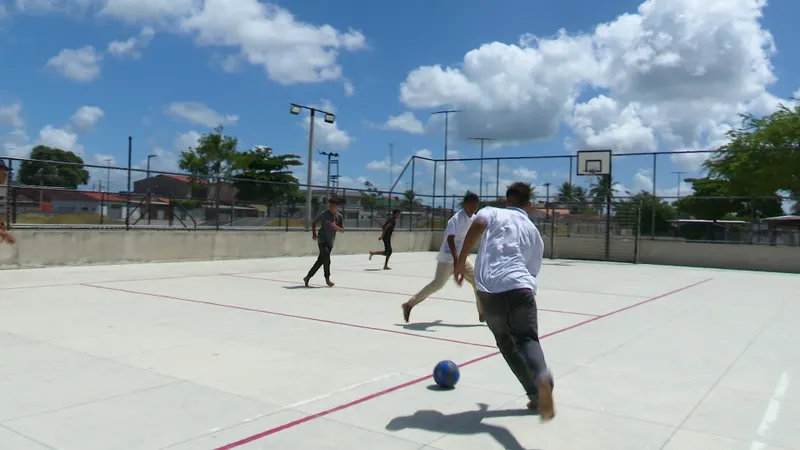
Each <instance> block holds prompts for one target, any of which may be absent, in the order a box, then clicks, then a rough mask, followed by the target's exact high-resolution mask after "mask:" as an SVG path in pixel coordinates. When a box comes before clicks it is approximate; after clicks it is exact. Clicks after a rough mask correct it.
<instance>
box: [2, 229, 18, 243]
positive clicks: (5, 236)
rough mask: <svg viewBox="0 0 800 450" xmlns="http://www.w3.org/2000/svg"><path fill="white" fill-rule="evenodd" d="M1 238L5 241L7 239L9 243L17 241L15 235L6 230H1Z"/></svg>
mask: <svg viewBox="0 0 800 450" xmlns="http://www.w3.org/2000/svg"><path fill="white" fill-rule="evenodd" d="M0 239H1V240H3V241H7V242H8V243H9V244H13V243H15V242H17V240H16V239H14V236H12V235H11V233H9V232H8V231H5V230H0Z"/></svg>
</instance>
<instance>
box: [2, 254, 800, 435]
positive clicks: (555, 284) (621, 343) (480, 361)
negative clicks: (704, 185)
mask: <svg viewBox="0 0 800 450" xmlns="http://www.w3.org/2000/svg"><path fill="white" fill-rule="evenodd" d="M377 259H378V258H376V260H374V261H372V262H369V261H367V257H366V256H340V255H335V254H334V257H333V278H332V279H333V280H334V281H335V282H336V283H337V286H336V287H334V288H322V287H318V286H320V285H321V283H322V282H323V278H322V276H321V274H320V275H318V276H317V278H316V279H315V280H313V281H312V283H316V286H313V287H312V288H305V287H302V286H301V284H302V282H301V278H302V277H303V275H305V273H306V271H307V269H308V268H309V267H310V265H311V264H312V262H313V258H311V257H309V258H281V259H264V260H246V261H224V262H197V263H161V264H140V265H118V266H95V267H61V268H49V269H37V270H10V271H3V272H0V281H2V283H0V286H2V287H1V288H0V360H2V362H3V363H2V364H1V365H0V399H2V401H0V443H1V444H0V448H3V449H9V450H41V449H65V450H117V449H119V450H140V449H141V450H156V449H170V450H188V449H270V450H273V449H277V450H283V449H286V450H295V449H297V450H305V449H308V450H312V449H314V450H316V449H341V450H352V449H380V450H395V449H397V450H402V449H409V450H411V449H440V450H469V449H481V450H484V449H512V450H520V449H538V450H545V449H546V450H559V449H564V450H590V449H602V450H611V449H613V450H622V449H662V448H664V449H668V450H691V449H698V450H717V449H726V450H727V449H732V450H738V449H743V450H757V449H758V450H779V449H800V428H799V427H797V424H798V423H800V381H799V380H798V378H797V377H798V373H800V345H798V342H800V329H798V327H797V322H798V318H800V296H798V294H797V293H798V292H800V277H798V276H797V275H786V274H771V273H755V272H737V271H723V270H710V269H694V268H680V267H659V266H646V265H630V264H612V263H599V262H597V263H596V262H579V261H558V260H556V261H550V260H548V261H545V264H546V265H545V266H544V268H543V270H542V273H541V275H540V278H539V281H540V283H541V290H540V292H539V295H538V303H539V307H540V331H541V334H542V337H543V340H542V344H543V346H544V350H545V353H546V356H547V358H548V362H549V363H550V365H551V366H552V369H553V371H554V374H555V376H556V388H555V399H556V407H557V412H558V415H557V416H556V418H555V420H553V421H552V422H550V423H547V424H540V422H539V420H538V418H537V417H536V416H534V415H532V414H530V413H529V412H527V411H526V410H525V409H524V408H525V402H526V399H525V397H524V396H523V392H522V389H521V387H520V386H519V385H518V383H517V381H516V379H515V378H514V377H513V375H512V374H511V373H510V371H509V369H508V368H507V366H506V364H505V362H504V361H503V359H502V357H501V356H498V355H497V354H496V349H495V346H494V342H493V339H492V336H491V333H490V332H489V330H488V329H487V328H486V327H485V326H483V325H482V324H479V323H478V321H477V313H476V309H475V305H474V301H473V297H472V294H471V292H470V289H469V287H468V286H466V285H465V287H464V288H458V287H457V286H456V285H455V284H454V283H450V284H448V286H447V287H446V288H445V289H443V290H442V291H440V292H439V293H438V294H437V295H435V297H432V298H429V299H428V300H427V301H425V302H423V303H422V304H420V305H419V306H418V307H416V308H415V309H414V311H413V313H412V317H411V319H412V323H410V324H404V323H402V313H401V309H400V304H401V303H402V302H403V301H405V300H406V299H407V297H408V296H409V295H411V294H412V293H414V292H416V291H417V290H418V289H419V288H421V287H422V286H423V285H424V284H426V283H427V282H428V281H429V280H430V279H431V277H432V271H433V269H434V265H435V254H434V253H403V254H395V255H394V256H393V258H392V260H393V261H392V267H393V269H394V270H392V271H389V272H385V271H382V270H380V267H381V266H382V261H378V260H377ZM444 359H450V360H453V361H455V362H456V363H458V364H460V365H461V381H460V383H459V384H458V386H457V388H456V389H455V390H452V391H436V390H432V389H429V387H430V385H431V384H432V383H433V382H432V379H431V376H430V374H431V371H432V368H433V366H434V365H435V364H436V363H437V362H438V361H440V360H444Z"/></svg>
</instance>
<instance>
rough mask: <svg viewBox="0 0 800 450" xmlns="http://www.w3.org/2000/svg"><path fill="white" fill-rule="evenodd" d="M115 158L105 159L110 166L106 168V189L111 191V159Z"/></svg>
mask: <svg viewBox="0 0 800 450" xmlns="http://www.w3.org/2000/svg"><path fill="white" fill-rule="evenodd" d="M113 160H114V158H106V159H104V160H103V161H105V162H106V165H107V166H108V169H107V170H106V190H107V191H108V192H111V161H113Z"/></svg>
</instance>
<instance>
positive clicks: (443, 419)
mask: <svg viewBox="0 0 800 450" xmlns="http://www.w3.org/2000/svg"><path fill="white" fill-rule="evenodd" d="M514 416H531V420H532V421H533V420H534V417H535V416H536V414H535V413H534V412H533V411H530V410H528V409H506V410H497V411H489V405H486V404H484V403H479V404H478V410H477V411H465V412H460V413H455V414H443V413H441V412H439V411H433V410H421V411H417V412H415V413H414V414H413V415H411V416H402V417H395V418H394V419H392V420H391V421H390V422H389V423H388V424H387V425H386V430H388V431H399V430H405V429H408V428H413V429H417V430H426V431H433V432H438V433H446V434H460V435H471V434H481V433H486V434H489V435H490V436H492V438H494V440H495V441H497V443H498V444H500V445H502V446H503V448H505V449H506V450H534V449H526V448H525V447H523V446H522V444H520V442H519V441H518V440H517V438H516V437H514V435H513V434H511V432H510V431H508V429H507V428H505V427H501V426H498V425H489V424H487V423H483V419H487V418H493V417H514ZM536 423H538V421H536ZM532 424H533V422H532Z"/></svg>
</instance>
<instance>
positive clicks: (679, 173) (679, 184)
mask: <svg viewBox="0 0 800 450" xmlns="http://www.w3.org/2000/svg"><path fill="white" fill-rule="evenodd" d="M672 173H673V175H677V176H678V198H681V175H683V174H685V173H686V172H678V171H676V172H672ZM654 194H655V192H654Z"/></svg>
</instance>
